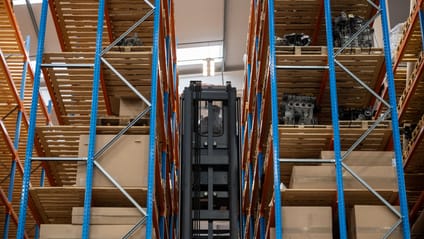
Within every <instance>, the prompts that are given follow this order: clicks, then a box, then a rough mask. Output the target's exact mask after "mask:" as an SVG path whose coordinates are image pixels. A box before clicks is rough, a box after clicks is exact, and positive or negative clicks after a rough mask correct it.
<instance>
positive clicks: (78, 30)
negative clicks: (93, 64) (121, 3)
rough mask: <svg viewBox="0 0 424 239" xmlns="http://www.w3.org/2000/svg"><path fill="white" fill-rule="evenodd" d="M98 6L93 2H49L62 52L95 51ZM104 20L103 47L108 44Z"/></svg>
mask: <svg viewBox="0 0 424 239" xmlns="http://www.w3.org/2000/svg"><path fill="white" fill-rule="evenodd" d="M98 4H99V3H98V1H95V0H66V1H62V0H54V1H51V2H50V10H51V14H52V17H53V21H54V22H55V25H56V31H57V32H58V38H59V42H61V44H62V47H63V50H64V51H77V52H94V51H95V47H96V32H97V10H98ZM106 19H107V18H106ZM106 19H105V21H104V24H103V26H104V27H103V46H106V45H108V44H109V43H110V38H109V34H108V29H107V25H108V24H107V21H106Z"/></svg>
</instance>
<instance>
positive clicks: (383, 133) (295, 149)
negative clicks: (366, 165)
mask: <svg viewBox="0 0 424 239" xmlns="http://www.w3.org/2000/svg"><path fill="white" fill-rule="evenodd" d="M372 123H373V121H363V122H355V121H349V122H342V123H341V124H340V137H341V147H342V150H347V149H348V148H349V147H350V146H351V145H352V144H353V143H354V142H355V141H356V140H357V139H358V138H359V137H360V136H361V135H362V134H363V133H364V132H365V131H366V130H367V129H368V127H369V126H371V124H372ZM278 128H279V132H280V136H279V137H280V157H282V158H319V157H320V153H321V151H323V150H329V149H330V148H331V147H332V139H333V129H332V127H331V126H330V125H305V126H303V125H296V126H289V125H279V127H278ZM390 136H391V126H390V124H389V123H388V122H385V123H384V124H380V125H379V126H378V127H377V128H376V129H375V130H374V131H373V132H371V134H370V135H369V136H368V137H367V138H366V139H365V141H363V142H362V143H361V144H360V145H359V147H358V148H357V150H384V148H385V146H386V144H387V142H388V140H389V138H390Z"/></svg>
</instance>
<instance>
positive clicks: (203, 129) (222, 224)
mask: <svg viewBox="0 0 424 239" xmlns="http://www.w3.org/2000/svg"><path fill="white" fill-rule="evenodd" d="M181 101H182V102H181V107H182V110H181V112H182V119H181V122H182V124H181V127H182V129H181V132H182V137H181V167H180V179H181V180H180V189H181V190H180V220H179V224H180V226H179V228H180V232H179V238H181V239H183V238H184V239H187V238H196V239H197V238H199V239H200V238H231V239H237V238H240V235H239V232H240V220H239V218H240V208H241V207H240V195H241V192H240V173H239V172H240V170H239V165H240V162H239V161H240V152H239V146H240V140H239V139H240V138H239V135H240V134H239V132H240V130H239V118H238V116H239V115H240V114H239V100H238V99H237V96H236V89H235V88H233V87H231V84H230V83H229V82H227V85H226V86H204V85H203V86H202V84H201V82H200V81H192V82H190V86H189V87H186V88H185V89H184V92H183V95H182V97H181Z"/></svg>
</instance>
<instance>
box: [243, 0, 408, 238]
mask: <svg viewBox="0 0 424 239" xmlns="http://www.w3.org/2000/svg"><path fill="white" fill-rule="evenodd" d="M366 2H368V3H369V4H370V5H371V6H373V7H376V9H377V10H375V12H377V13H376V15H377V14H381V16H382V18H387V13H386V12H387V11H386V6H385V3H379V2H377V3H374V1H369V0H364V3H366ZM262 3H263V2H260V1H252V4H251V15H250V22H249V23H250V28H249V31H250V32H249V35H248V46H247V49H248V60H247V62H246V65H245V70H246V75H245V80H246V83H245V85H244V87H245V89H244V101H243V103H244V104H243V112H242V119H243V120H242V125H243V127H244V129H243V130H242V133H243V134H242V135H244V138H243V144H242V145H243V151H244V153H243V166H244V167H243V169H244V171H243V172H244V175H245V177H244V180H245V185H247V187H245V188H244V190H245V191H246V192H245V197H246V195H250V193H251V192H250V191H252V190H253V194H255V192H256V191H255V190H256V189H255V188H257V187H258V186H259V187H261V188H262V189H261V190H262V195H266V193H265V194H264V191H267V190H271V192H273V193H272V194H273V196H274V198H273V204H272V209H271V210H272V211H271V212H272V213H270V216H269V218H268V221H267V224H268V225H267V226H266V227H267V229H266V231H265V232H263V231H264V230H263V227H264V226H263V224H262V223H263V219H262V218H261V215H263V208H264V205H262V202H261V201H265V202H266V199H265V198H264V197H260V198H259V199H257V198H255V197H254V198H253V199H251V201H250V203H255V202H256V201H257V200H259V204H257V205H252V204H250V205H249V199H244V200H243V201H244V202H245V204H247V205H248V208H246V206H243V212H244V213H245V214H247V221H249V220H255V219H256V223H255V224H256V225H255V226H254V228H251V227H252V226H250V225H249V223H247V224H246V225H243V226H244V227H245V228H246V230H242V231H243V232H244V233H245V234H246V235H245V237H244V238H262V237H265V236H266V237H268V236H269V234H268V233H269V227H270V225H274V223H275V227H276V228H275V229H276V230H275V234H276V238H284V232H282V231H281V229H282V227H281V225H282V220H283V218H281V214H280V212H277V210H279V208H280V205H279V204H280V203H281V201H282V199H281V198H279V195H280V175H279V173H280V169H279V168H278V167H279V166H280V165H279V164H280V163H283V162H292V163H294V162H295V163H318V161H317V160H315V159H279V157H280V156H279V155H280V154H279V153H278V148H279V147H280V144H279V139H278V138H279V137H278V136H279V134H278V120H277V117H278V116H277V114H278V103H277V102H278V99H277V96H276V94H273V93H274V92H276V84H275V82H276V74H275V69H280V70H284V69H296V70H318V69H320V70H324V71H325V72H328V75H327V77H329V79H330V80H329V82H330V83H329V89H330V96H331V115H332V119H333V120H332V130H333V143H334V148H333V151H334V153H335V157H334V159H330V160H320V161H319V162H320V163H329V164H333V165H335V167H336V185H337V195H338V197H337V199H338V204H337V208H338V217H339V218H340V220H339V232H340V238H347V229H346V212H345V210H346V209H345V205H344V191H345V190H344V188H343V177H342V172H343V171H347V173H348V174H351V175H352V177H354V178H355V179H357V180H358V181H359V183H361V184H362V185H363V186H364V187H365V188H366V189H367V190H368V191H370V192H371V194H372V195H374V196H375V197H376V198H377V199H378V200H380V201H382V203H383V204H384V205H386V206H387V207H388V209H389V210H390V211H392V212H393V213H394V215H396V216H399V221H397V223H395V224H394V225H393V226H392V228H391V229H390V230H389V231H388V232H387V234H386V235H385V236H388V235H390V233H392V232H393V231H394V230H395V229H396V228H397V227H398V226H399V225H401V224H403V235H404V237H405V238H409V234H410V232H409V223H408V217H407V215H408V209H407V202H406V190H405V186H404V185H405V182H404V175H403V170H402V167H396V174H397V180H398V185H399V186H398V189H399V198H400V204H401V210H400V212H398V211H397V210H396V209H394V207H393V206H391V205H390V203H388V202H387V201H385V199H384V198H383V197H381V196H380V195H379V193H378V192H376V191H375V190H373V189H372V188H371V187H370V186H369V185H368V184H367V183H366V182H365V181H364V180H362V179H361V178H360V177H359V176H358V175H357V174H356V173H355V172H353V171H352V170H351V169H350V167H348V166H347V165H346V164H345V163H344V162H343V159H345V158H346V157H347V156H348V155H349V154H350V153H351V152H352V151H353V150H354V149H355V148H356V147H357V146H358V145H359V144H360V143H361V142H362V141H363V140H365V138H366V137H367V136H368V135H369V134H371V132H372V131H373V130H374V129H376V128H377V125H378V124H379V123H381V122H383V120H384V119H385V118H386V117H387V116H389V114H390V113H391V115H392V118H394V117H395V116H396V117H397V113H396V111H390V112H386V113H385V114H383V116H382V117H380V118H378V119H377V120H376V121H375V124H373V125H371V126H369V128H368V130H366V131H365V132H364V133H363V134H362V135H361V136H360V137H359V138H358V139H357V140H356V142H355V143H354V144H353V145H352V146H351V147H350V148H349V149H348V152H347V153H344V154H342V153H341V145H340V141H341V138H343V135H340V129H339V127H340V126H339V120H338V103H337V88H336V74H335V69H336V67H337V68H338V69H342V70H344V71H345V72H346V73H347V74H348V75H349V76H350V77H351V78H353V80H356V81H357V82H358V83H359V84H360V85H361V86H362V87H363V88H365V89H366V90H368V91H370V89H368V88H369V87H366V84H365V83H361V80H360V79H359V78H357V77H356V76H355V75H354V74H353V73H352V72H350V71H349V70H348V69H347V68H345V67H344V66H343V65H342V64H341V63H340V62H339V61H337V59H336V58H337V56H338V55H339V54H340V53H341V52H342V50H337V49H336V51H335V50H334V49H333V44H334V43H333V39H332V27H331V24H332V16H331V13H332V12H331V3H330V0H323V1H321V5H320V4H319V3H318V1H317V4H318V5H319V6H320V8H322V13H319V14H318V15H319V16H320V18H321V17H323V16H324V15H325V18H324V20H325V21H326V23H325V26H326V30H327V31H326V33H327V34H326V39H327V41H326V42H327V49H328V51H327V53H325V55H326V57H327V59H328V62H327V63H326V65H325V66H307V67H301V66H299V68H295V67H294V66H288V67H281V66H277V65H275V46H274V36H275V34H274V17H273V16H272V17H271V15H273V14H274V1H272V0H270V1H267V5H265V7H264V10H263V11H265V13H264V14H263V15H265V16H267V17H268V20H269V22H268V25H267V26H268V28H269V39H268V42H267V43H268V44H269V59H268V60H269V62H267V63H266V64H267V65H268V66H269V72H268V73H266V74H260V76H259V77H262V78H259V79H258V78H255V77H257V76H256V74H257V71H259V67H257V66H256V64H258V62H256V61H257V59H260V56H261V55H260V54H258V53H257V50H258V46H257V44H258V41H259V45H260V44H261V43H262V42H263V38H261V36H260V34H258V32H257V29H255V28H256V27H257V26H258V25H259V24H263V21H264V19H261V20H262V21H261V22H259V20H258V19H257V14H258V12H256V10H257V6H258V5H260V4H262ZM318 5H317V6H318ZM280 7H281V6H280ZM300 7H301V6H300ZM324 13H325V14H324ZM372 14H373V13H371V16H370V18H372V20H374V19H375V18H376V16H372ZM262 17H263V16H262ZM370 22H371V21H370ZM252 25H253V26H252ZM317 26H318V25H317ZM382 29H383V40H384V45H385V49H384V51H385V57H384V60H385V61H384V62H385V64H386V68H387V69H389V71H390V70H391V67H389V66H391V58H390V54H387V53H388V46H389V39H388V26H387V21H386V19H384V20H383V21H382ZM313 35H314V36H313V38H314V42H316V41H317V37H318V33H317V29H315V31H314V34H313ZM252 49H253V50H252ZM259 50H260V48H259ZM259 64H265V63H264V61H263V60H262V61H261V62H260V63H259ZM301 68H303V69H301ZM389 71H388V72H387V75H388V78H389V80H388V84H391V85H392V89H389V91H393V95H392V96H390V102H389V103H387V102H384V104H385V105H386V106H390V108H392V109H393V108H396V99H395V96H394V83H393V72H389ZM380 76H381V74H380ZM325 78H326V77H325V76H323V80H322V82H323V83H324V82H325ZM258 80H259V81H263V82H264V83H263V86H260V85H259V84H257V81H258ZM268 85H270V86H268ZM267 86H268V87H267ZM255 87H258V88H255ZM252 89H253V90H256V92H258V93H259V94H257V96H258V98H257V99H252V95H253V93H252V91H253V90H252ZM324 89H325V85H324V86H323V85H321V90H320V91H321V93H320V95H319V96H320V97H322V93H323V90H324ZM370 93H371V95H373V96H374V97H375V98H376V99H377V100H382V97H381V96H380V95H378V94H377V93H375V92H372V91H371V92H370ZM266 94H271V96H265V95H266ZM269 101H271V107H272V109H271V110H270V111H271V112H272V113H271V118H272V119H271V120H270V121H266V122H264V121H262V122H259V123H257V124H258V125H262V126H261V127H263V125H264V124H267V123H269V122H271V123H270V125H271V127H272V144H271V143H268V145H267V146H266V147H267V149H266V150H267V153H264V152H262V151H261V146H262V144H258V145H252V144H251V143H250V139H249V137H250V134H251V132H250V130H251V128H252V125H253V126H254V125H255V124H256V122H255V120H254V119H253V120H252V119H251V118H252V117H251V114H253V115H254V116H255V117H256V115H255V114H254V113H258V112H257V111H263V108H266V107H267V103H268V104H269ZM259 114H260V116H258V117H259V118H265V117H266V114H265V113H263V112H261V113H259ZM392 122H393V123H392V131H393V134H392V136H393V141H394V142H397V144H398V145H399V142H400V137H399V126H398V122H397V120H395V121H392ZM265 128H266V127H265ZM253 130H254V129H253ZM259 134H260V135H262V134H267V133H266V132H259ZM261 142H263V140H261ZM269 142H271V141H269ZM252 147H255V148H252ZM256 147H258V148H256ZM276 147H277V149H276ZM344 147H345V146H344ZM396 147H397V146H395V156H396V164H397V165H402V154H401V151H400V148H398V149H396ZM270 148H271V149H270ZM254 150H258V152H262V153H264V162H265V165H264V167H263V169H262V167H261V166H260V165H259V166H258V167H256V166H255V167H254V168H253V172H249V168H251V167H249V166H248V165H247V164H246V163H248V162H250V160H254V159H252V158H253V157H254V156H253V155H252V154H251V152H255V151H254ZM270 150H272V152H270ZM281 150H283V149H281ZM246 152H248V153H246ZM259 158H260V157H259ZM276 161H277V163H276ZM271 162H273V167H272V169H268V168H269V164H270V163H271ZM281 166H282V165H281ZM270 172H273V173H272V174H271V175H270ZM261 173H265V175H264V179H262V181H261V180H259V181H257V179H256V177H257V176H256V174H259V175H260V174H261ZM271 176H272V177H273V179H274V180H273V182H274V183H273V184H272V183H271V182H272V181H271V180H270V178H271ZM252 177H253V178H255V179H251V178H252ZM249 178H250V180H249ZM249 181H250V182H252V181H253V183H249ZM258 183H259V185H258ZM267 184H272V185H273V188H271V186H269V185H267ZM277 194H278V195H277ZM246 202H247V203H246ZM277 208H278V209H277ZM252 209H253V211H252ZM256 209H257V210H258V211H256ZM255 212H257V214H256V215H253V214H254V213H255ZM258 219H259V220H258Z"/></svg>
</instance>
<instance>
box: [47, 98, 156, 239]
mask: <svg viewBox="0 0 424 239" xmlns="http://www.w3.org/2000/svg"><path fill="white" fill-rule="evenodd" d="M139 102H140V101H133V100H131V99H123V100H121V107H120V112H121V113H122V115H123V116H125V117H128V118H130V117H135V116H136V115H137V114H138V113H139V112H140V111H141V110H143V109H144V108H145V105H142V106H138V105H135V104H138V103H139ZM140 107H141V108H140ZM114 136H115V135H97V136H96V146H95V152H98V151H99V150H100V149H102V148H103V146H104V145H105V144H107V143H108V142H109V141H110V140H111V139H112V138H113V137H114ZM88 141H89V136H88V135H81V136H80V141H79V157H87V153H88V143H89V142H88ZM148 146H149V136H148V135H133V134H129V135H123V136H121V138H120V139H119V140H118V141H116V142H115V143H114V144H113V145H112V146H111V147H110V148H109V149H108V150H106V151H105V152H104V153H103V154H102V155H100V156H99V157H98V158H96V161H97V162H98V163H99V164H100V165H101V166H102V168H103V169H104V170H105V171H106V172H107V173H108V174H109V175H110V176H111V177H113V179H115V180H116V181H117V182H118V183H119V184H120V185H121V186H122V187H124V188H132V189H134V188H136V189H137V188H139V189H146V188H147V183H148V182H147V169H148ZM85 185H86V163H85V162H79V163H78V166H77V180H76V185H75V186H77V187H85ZM92 185H93V188H106V189H108V188H113V187H115V186H114V185H113V184H112V183H111V182H110V181H109V179H108V178H107V177H106V176H105V175H104V174H103V173H102V172H100V171H99V170H98V169H97V167H94V174H93V184H92ZM106 206H109V205H106ZM142 217H143V216H142V215H141V213H140V212H139V211H138V210H137V209H136V208H122V207H121V208H118V207H114V205H110V207H101V208H97V207H92V208H91V220H90V223H91V225H90V238H91V239H116V238H122V237H123V236H125V235H126V234H127V233H128V232H129V231H130V230H131V229H132V228H133V227H134V225H135V224H136V223H137V222H138V221H140V220H141V219H142ZM82 218H83V208H80V207H74V208H72V224H42V225H41V228H40V238H41V239H53V238H54V239H61V238H63V239H65V238H66V239H74V238H75V239H76V238H81V230H82V223H83V220H82ZM144 233H145V228H144V227H140V228H138V229H137V230H136V231H135V233H134V234H133V235H132V236H131V237H129V238H145V236H144Z"/></svg>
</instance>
